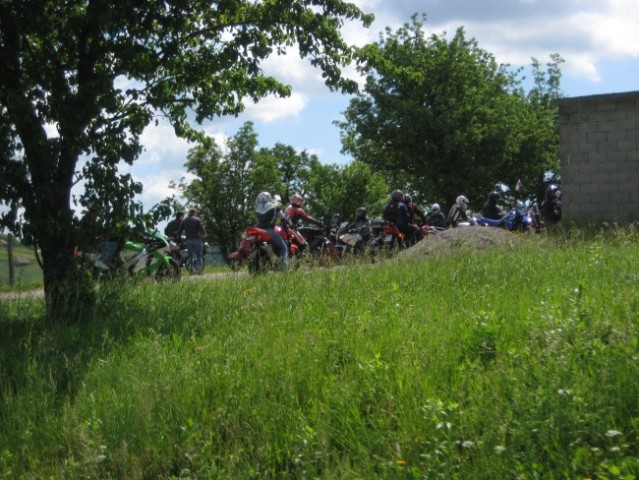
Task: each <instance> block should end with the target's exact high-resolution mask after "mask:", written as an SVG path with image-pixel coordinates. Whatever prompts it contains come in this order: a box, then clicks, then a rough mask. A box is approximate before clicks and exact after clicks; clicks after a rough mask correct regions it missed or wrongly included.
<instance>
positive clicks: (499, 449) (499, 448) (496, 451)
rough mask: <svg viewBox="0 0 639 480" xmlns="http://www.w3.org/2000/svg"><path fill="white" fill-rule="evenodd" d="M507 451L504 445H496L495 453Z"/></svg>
mask: <svg viewBox="0 0 639 480" xmlns="http://www.w3.org/2000/svg"><path fill="white" fill-rule="evenodd" d="M505 452H506V447H504V446H503V445H497V446H496V447H495V453H496V454H497V455H501V454H502V453H505Z"/></svg>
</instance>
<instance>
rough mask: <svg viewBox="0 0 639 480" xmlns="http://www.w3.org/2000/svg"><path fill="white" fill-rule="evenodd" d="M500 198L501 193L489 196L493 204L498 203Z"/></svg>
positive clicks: (493, 193)
mask: <svg viewBox="0 0 639 480" xmlns="http://www.w3.org/2000/svg"><path fill="white" fill-rule="evenodd" d="M500 198H501V197H500V196H499V192H492V193H491V194H490V195H488V200H490V201H491V202H493V203H497V202H498V201H499V199H500Z"/></svg>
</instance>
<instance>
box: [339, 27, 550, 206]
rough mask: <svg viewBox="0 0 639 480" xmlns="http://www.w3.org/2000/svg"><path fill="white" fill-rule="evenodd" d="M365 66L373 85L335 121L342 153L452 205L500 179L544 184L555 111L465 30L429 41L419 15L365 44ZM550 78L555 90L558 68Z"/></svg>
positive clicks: (480, 193) (474, 197) (474, 196)
mask: <svg viewBox="0 0 639 480" xmlns="http://www.w3.org/2000/svg"><path fill="white" fill-rule="evenodd" d="M554 60H555V63H554V67H556V66H557V64H558V57H556V58H554ZM359 69H360V72H361V73H362V74H365V75H366V86H365V88H364V91H363V92H362V93H361V94H359V95H358V96H356V97H355V98H354V99H353V100H351V102H350V104H349V106H348V108H347V110H346V112H345V114H344V116H345V120H344V121H341V122H338V125H339V127H340V129H341V134H342V145H343V151H345V152H348V153H350V154H352V155H353V157H354V158H355V159H357V160H360V161H362V162H365V163H367V164H369V165H371V166H373V167H374V168H375V169H376V170H378V171H381V172H383V173H384V174H385V175H386V177H387V178H388V179H389V181H390V182H391V183H392V184H394V185H398V186H399V185H403V186H404V187H405V188H407V189H408V190H410V191H419V192H421V193H422V195H423V196H424V197H426V198H429V199H433V200H440V201H442V202H443V203H447V204H450V203H452V202H453V201H454V198H455V197H456V196H457V195H459V194H460V193H465V194H466V195H467V196H469V197H470V198H471V200H474V202H475V203H477V204H478V203H479V202H481V201H482V200H483V197H484V196H486V195H487V193H488V192H490V191H491V190H492V189H493V188H495V185H496V184H497V183H499V182H504V183H507V184H512V185H514V183H515V182H516V181H517V179H518V178H520V177H522V176H526V178H528V179H530V180H531V181H532V180H533V179H534V181H539V179H540V178H541V177H542V176H543V173H544V172H545V171H547V170H548V169H550V168H552V167H553V166H556V165H557V162H558V156H557V145H558V130H557V122H556V115H555V110H554V108H553V107H552V106H551V105H549V104H548V103H547V102H534V101H532V100H533V98H532V97H531V99H527V98H526V97H525V96H524V95H523V94H522V92H521V89H520V80H518V78H517V72H515V73H510V72H509V71H508V70H507V68H506V66H504V65H497V63H496V62H495V60H494V58H493V56H492V55H491V54H489V53H488V52H486V51H484V50H482V49H480V48H479V46H478V44H477V42H476V41H475V40H474V39H471V40H468V39H466V37H465V33H464V30H463V28H459V29H458V30H457V31H456V33H455V35H454V37H453V38H452V39H451V40H450V41H448V40H447V39H446V38H445V36H438V35H431V36H430V37H428V38H426V36H425V33H424V30H423V22H422V20H420V19H418V17H417V16H413V18H412V23H410V24H406V25H404V26H403V27H401V28H400V29H398V30H397V32H395V33H393V32H391V31H390V30H389V29H387V30H386V33H385V36H384V37H382V38H381V39H380V40H379V42H377V43H374V44H370V45H367V46H365V47H364V48H363V49H362V51H361V57H360V67H359ZM537 73H539V71H537ZM550 74H551V75H550V77H551V83H549V86H550V91H552V92H554V91H556V89H557V88H558V78H559V75H558V69H555V70H552V69H551V70H550ZM544 79H545V76H544V75H541V76H540V77H537V78H536V79H535V80H536V81H537V82H539V81H543V80H544ZM552 82H555V83H552ZM542 97H543V95H542ZM544 98H545V97H544Z"/></svg>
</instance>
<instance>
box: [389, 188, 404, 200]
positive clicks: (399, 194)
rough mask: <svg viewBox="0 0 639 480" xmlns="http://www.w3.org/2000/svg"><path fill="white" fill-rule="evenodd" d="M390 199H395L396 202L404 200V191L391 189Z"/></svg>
mask: <svg viewBox="0 0 639 480" xmlns="http://www.w3.org/2000/svg"><path fill="white" fill-rule="evenodd" d="M391 200H397V201H398V202H403V201H404V192H402V191H401V190H399V189H395V190H393V192H392V193H391Z"/></svg>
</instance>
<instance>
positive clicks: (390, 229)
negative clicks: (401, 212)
mask: <svg viewBox="0 0 639 480" xmlns="http://www.w3.org/2000/svg"><path fill="white" fill-rule="evenodd" d="M384 248H385V249H386V251H387V252H388V253H390V252H393V251H395V250H403V249H405V248H408V244H407V243H406V234H405V233H403V232H402V231H401V230H400V229H399V228H397V225H395V224H394V223H391V222H385V223H384Z"/></svg>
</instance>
